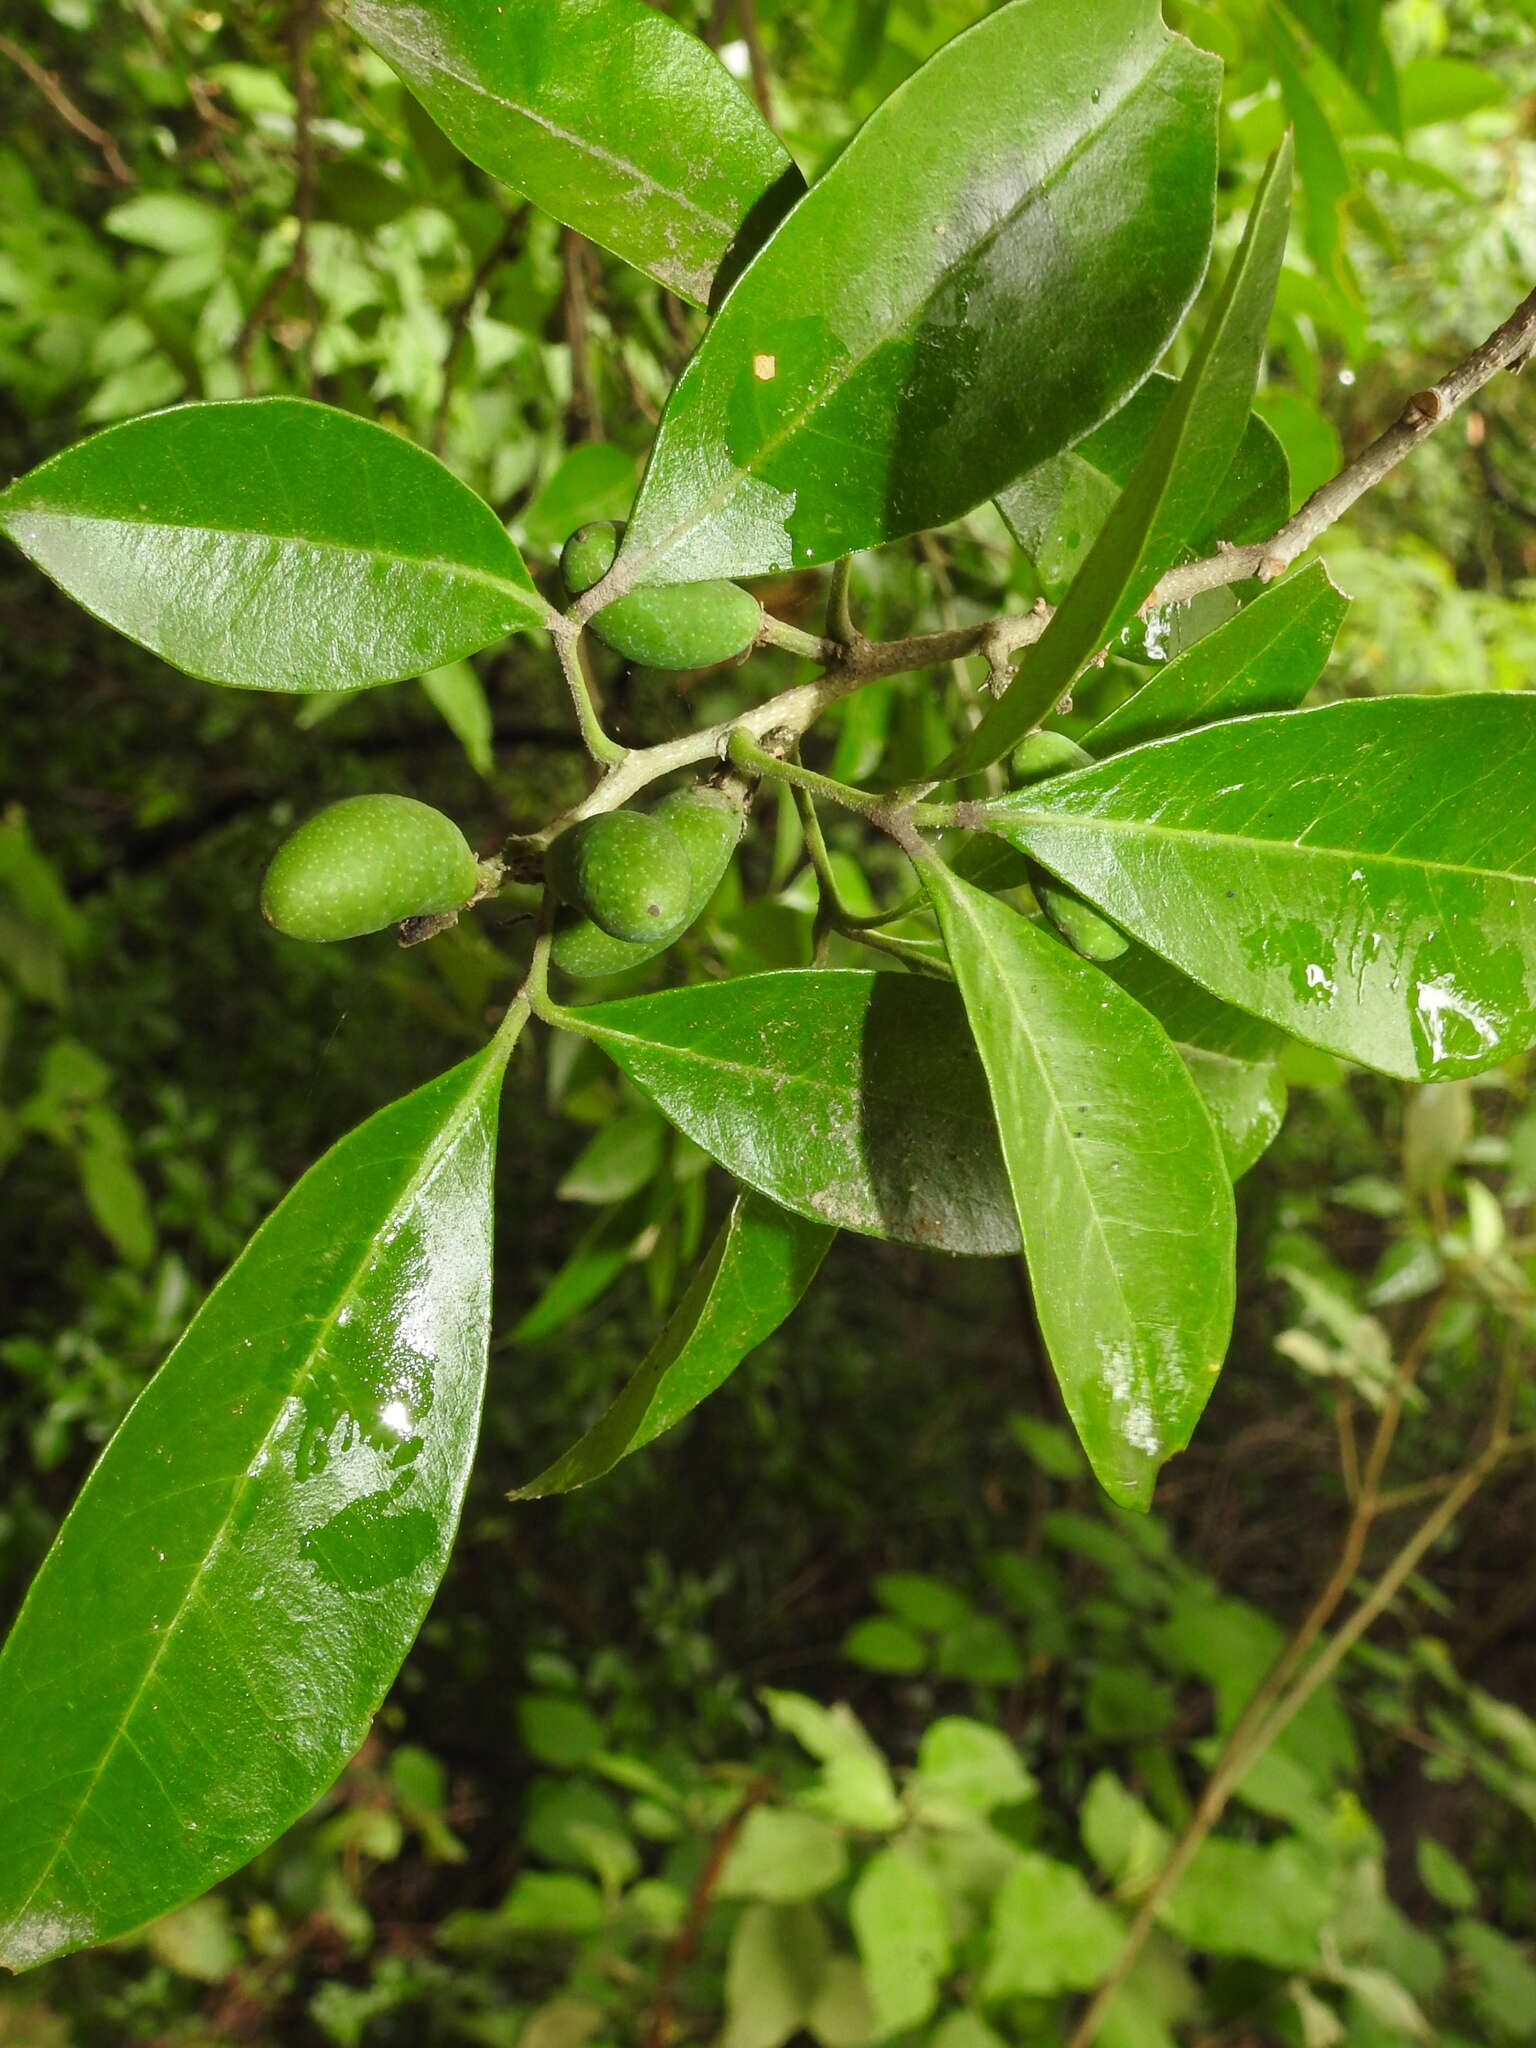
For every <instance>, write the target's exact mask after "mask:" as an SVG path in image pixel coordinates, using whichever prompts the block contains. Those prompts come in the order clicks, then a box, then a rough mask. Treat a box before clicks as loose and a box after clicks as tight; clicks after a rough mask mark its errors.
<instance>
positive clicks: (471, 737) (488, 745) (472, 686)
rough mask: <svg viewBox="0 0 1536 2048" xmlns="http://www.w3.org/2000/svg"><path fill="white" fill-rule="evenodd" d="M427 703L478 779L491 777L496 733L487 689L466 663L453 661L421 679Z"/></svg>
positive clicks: (430, 671) (431, 671) (493, 765)
mask: <svg viewBox="0 0 1536 2048" xmlns="http://www.w3.org/2000/svg"><path fill="white" fill-rule="evenodd" d="M421 687H422V692H423V694H424V695H425V697H426V699H427V702H428V703H429V704H430V705H431V706H432V708H433V710H434V711H436V712H437V714H438V716H439V717H440V718H441V719H442V721H443V723H444V725H446V726H447V728H448V730H449V731H450V732H451V733H452V734H453V736H454V738H455V739H456V740H457V741H458V743H459V745H460V746H461V747H462V748H463V749H464V758H465V760H466V761H468V763H469V765H470V767H471V768H473V769H474V771H475V773H476V774H477V775H484V776H489V775H490V774H491V773H492V771H493V769H494V767H495V765H496V764H495V759H494V756H493V753H492V739H493V735H494V731H495V726H494V721H493V719H492V716H491V706H490V700H489V698H488V697H487V696H486V694H485V685H484V683H482V682H481V680H480V678H479V676H478V675H476V673H475V671H474V669H473V668H472V667H471V666H470V664H469V663H468V662H467V661H451V662H449V663H448V664H447V665H446V666H445V667H443V668H434V669H431V670H429V671H428V673H427V674H426V675H424V676H423V677H422V678H421Z"/></svg>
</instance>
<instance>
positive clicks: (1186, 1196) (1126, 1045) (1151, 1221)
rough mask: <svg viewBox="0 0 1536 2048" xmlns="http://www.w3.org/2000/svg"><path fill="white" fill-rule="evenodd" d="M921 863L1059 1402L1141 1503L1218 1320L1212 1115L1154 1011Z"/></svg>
mask: <svg viewBox="0 0 1536 2048" xmlns="http://www.w3.org/2000/svg"><path fill="white" fill-rule="evenodd" d="M922 873H923V880H924V883H925V885H926V886H927V889H928V892H929V894H930V896H931V897H932V899H933V905H934V908H935V910H936V911H937V913H938V918H939V928H940V930H941V931H942V932H943V934H944V943H945V945H946V947H947V948H948V951H949V957H950V961H951V964H952V965H953V967H954V970H955V976H956V979H957V981H958V983H959V987H960V993H961V995H962V997H963V999H964V1002H965V1006H966V1010H967V1012H968V1014H969V1016H970V1020H971V1027H972V1029H973V1030H974V1032H975V1034H976V1043H977V1046H978V1048H979V1050H980V1053H981V1059H982V1064H983V1065H984V1067H985V1068H986V1071H987V1080H988V1083H989V1085H990V1087H991V1092H992V1102H993V1106H994V1109H995V1110H996V1114H997V1126H998V1130H999V1132H1000V1133H1001V1137H1002V1146H1003V1157H1004V1159H1005V1160H1006V1161H1007V1165H1008V1174H1009V1179H1010V1181H1011V1183H1012V1186H1013V1194H1014V1202H1015V1205H1016V1207H1017V1210H1018V1216H1019V1227H1020V1230H1021V1232H1022V1235H1023V1239H1024V1250H1025V1257H1026V1259H1027V1260H1028V1263H1029V1271H1030V1281H1031V1285H1032V1287H1033V1290H1034V1296H1035V1308H1036V1313H1037V1315H1038V1317H1039V1321H1040V1329H1041V1334H1042V1335H1043V1336H1044V1338H1045V1343H1046V1349H1047V1350H1048V1351H1049V1353H1050V1357H1051V1363H1052V1365H1053V1366H1054V1368H1055V1371H1056V1376H1057V1379H1058V1380H1059V1381H1060V1383H1061V1389H1062V1395H1063V1398H1064V1399H1065V1401H1066V1404H1067V1412H1068V1413H1069V1414H1070V1415H1071V1417H1072V1420H1073V1423H1074V1424H1075V1425H1076V1428H1077V1433H1078V1435H1079V1437H1080V1438H1081V1439H1082V1444H1083V1449H1084V1450H1085V1451H1086V1452H1087V1454H1088V1458H1089V1462H1090V1463H1091V1464H1092V1466H1093V1469H1094V1472H1095V1474H1096V1476H1097V1478H1098V1480H1099V1483H1100V1485H1101V1486H1103V1487H1104V1489H1105V1491H1106V1492H1107V1493H1109V1494H1110V1495H1111V1497H1112V1498H1113V1499H1115V1500H1117V1501H1119V1502H1120V1503H1121V1504H1122V1505H1123V1506H1127V1507H1138V1508H1145V1507H1146V1506H1147V1505H1148V1504H1149V1502H1150V1500H1151V1497H1152V1487H1153V1484H1154V1482H1155V1480H1156V1478H1157V1472H1158V1467H1159V1466H1160V1465H1161V1464H1162V1463H1163V1462H1164V1460H1165V1459H1167V1458H1169V1457H1171V1456H1172V1455H1173V1453H1174V1452H1175V1451H1178V1450H1182V1449H1183V1447H1184V1445H1185V1444H1186V1443H1188V1441H1189V1438H1190V1433H1191V1431H1192V1430H1193V1429H1194V1426H1195V1423H1196V1421H1197V1419H1198V1418H1199V1415H1200V1411H1201V1409H1202V1408H1203V1407H1204V1406H1205V1403H1206V1401H1207V1399H1208V1398H1209V1395H1210V1392H1211V1389H1212V1387H1213V1386H1214V1385H1215V1383H1216V1375H1217V1373H1218V1372H1219V1371H1220V1370H1221V1364H1222V1360H1223V1358H1224V1357H1225V1355H1226V1348H1227V1340H1228V1337H1229V1335H1230V1333H1231V1328H1232V1308H1233V1291H1234V1282H1233V1259H1234V1255H1235V1243H1236V1221H1235V1215H1234V1210H1233V1203H1232V1186H1231V1182H1230V1180H1229V1178H1228V1176H1227V1172H1226V1169H1225V1166H1224V1164H1223V1160H1222V1154H1221V1148H1220V1145H1219V1144H1218V1141H1217V1137H1216V1132H1215V1129H1214V1127H1213V1126H1212V1123H1211V1119H1210V1116H1209V1114H1208V1113H1207V1111H1206V1109H1205V1106H1204V1104H1203V1102H1202V1101H1201V1099H1200V1096H1199V1094H1198V1093H1197V1091H1196V1089H1195V1086H1194V1084H1193V1082H1192V1081H1191V1080H1190V1078H1189V1075H1188V1072H1187V1071H1186V1069H1185V1066H1184V1063H1183V1062H1182V1060H1181V1059H1180V1057H1179V1055H1178V1053H1177V1052H1176V1051H1175V1050H1174V1047H1173V1046H1172V1045H1171V1044H1170V1042H1169V1040H1168V1038H1167V1036H1166V1034H1165V1033H1164V1032H1163V1030H1162V1028H1161V1027H1160V1026H1159V1025H1158V1024H1157V1023H1156V1022H1155V1021H1154V1020H1153V1019H1152V1017H1150V1016H1149V1015H1148V1013H1147V1012H1146V1011H1145V1010H1144V1009H1142V1008H1141V1006H1140V1005H1139V1004H1137V1003H1135V1002H1133V1001H1132V1000H1131V999H1130V998H1129V997H1128V996H1126V995H1124V994H1123V993H1122V992H1121V991H1120V990H1119V989H1118V988H1117V987H1116V985H1115V984H1114V983H1113V982H1112V981H1110V980H1109V979H1108V978H1107V977H1106V976H1105V975H1104V974H1102V973H1101V972H1100V970H1099V969H1098V968H1096V967H1093V966H1090V965H1089V964H1088V963H1087V962H1086V961H1083V960H1080V959H1078V958H1077V956H1076V955H1075V954H1074V953H1072V952H1070V951H1068V949H1067V948H1066V947H1065V946H1062V945H1059V944H1058V943H1057V942H1056V940H1054V939H1052V938H1049V937H1047V936H1046V934H1045V933H1044V932H1042V931H1041V930H1040V929H1039V928H1038V927H1037V926H1035V925H1033V924H1031V923H1030V921H1029V920H1028V919H1027V918H1024V917H1020V916H1019V914H1018V912H1017V911H1014V910H1010V909H1009V908H1008V907H1007V905H1006V904H1002V903H999V902H997V901H996V899H995V898H993V897H991V896H987V895H984V894H983V893H982V891H981V890H979V889H973V888H972V887H971V886H970V884H969V883H967V882H962V881H959V880H957V879H956V878H955V876H953V875H952V874H951V873H950V872H949V870H948V869H947V868H945V867H944V866H942V864H941V863H939V862H938V861H934V860H925V861H924V863H923V869H922Z"/></svg>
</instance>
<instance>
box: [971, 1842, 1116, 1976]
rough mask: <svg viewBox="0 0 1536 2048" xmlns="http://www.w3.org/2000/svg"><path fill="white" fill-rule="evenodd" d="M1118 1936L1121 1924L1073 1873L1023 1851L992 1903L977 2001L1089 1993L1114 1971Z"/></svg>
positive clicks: (1034, 1851) (1064, 1865)
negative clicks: (1058, 1993) (1077, 1992)
mask: <svg viewBox="0 0 1536 2048" xmlns="http://www.w3.org/2000/svg"><path fill="white" fill-rule="evenodd" d="M1123 1938H1124V1937H1123V1930H1122V1928H1121V1925H1120V1922H1119V1921H1118V1920H1117V1919H1116V1917H1115V1915H1114V1914H1113V1913H1112V1912H1111V1911H1110V1909H1109V1907H1108V1906H1106V1905H1105V1904H1104V1903H1103V1902H1102V1901H1101V1900H1099V1899H1096V1898H1095V1897H1094V1895H1093V1893H1092V1892H1091V1891H1090V1890H1089V1889H1088V1885H1087V1883H1086V1881H1085V1880H1084V1878H1083V1876H1082V1874H1081V1873H1080V1872H1079V1871H1076V1870H1074V1869H1073V1868H1072V1867H1071V1865H1070V1864H1067V1863H1057V1862H1055V1861H1054V1860H1053V1859H1052V1858H1051V1857H1049V1856H1042V1855H1041V1854H1040V1852H1039V1851H1038V1850H1037V1849H1026V1850H1025V1851H1024V1852H1023V1853H1022V1854H1021V1855H1020V1856H1019V1858H1018V1861H1017V1862H1016V1863H1015V1865H1014V1867H1013V1869H1012V1870H1011V1871H1010V1872H1009V1874H1008V1876H1007V1877H1006V1878H1005V1879H1004V1880H1003V1883H1002V1886H1001V1889H1000V1890H999V1891H998V1894H997V1897H996V1899H995V1900H994V1902H993V1906H992V1925H991V1931H990V1934H989V1937H988V1944H987V1966H986V1973H985V1975H984V1977H983V1978H982V1985H981V1995H982V1998H983V1999H984V2000H985V2001H986V2002H987V2003H989V2004H990V2003H992V2002H994V2001H995V2000H998V1999H1006V1998H1049V1997H1051V1996H1052V1995H1053V1993H1055V1992H1058V1991H1088V1990H1091V1989H1092V1988H1093V1986H1094V1985H1095V1984H1097V1983H1098V1982H1099V1981H1100V1979H1101V1978H1103V1977H1104V1976H1106V1975H1107V1974H1108V1972H1109V1970H1110V1969H1111V1967H1112V1966H1113V1964H1114V1962H1115V1959H1116V1957H1117V1956H1118V1955H1119V1953H1120V1944H1121V1941H1122V1939H1123Z"/></svg>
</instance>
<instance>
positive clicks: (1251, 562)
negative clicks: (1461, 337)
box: [1148, 291, 1536, 604]
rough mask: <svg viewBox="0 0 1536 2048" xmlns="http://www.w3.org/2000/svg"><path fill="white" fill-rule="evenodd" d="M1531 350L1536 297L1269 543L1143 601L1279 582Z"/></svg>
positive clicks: (1228, 553) (1200, 565)
mask: <svg viewBox="0 0 1536 2048" xmlns="http://www.w3.org/2000/svg"><path fill="white" fill-rule="evenodd" d="M1533 347H1536V291H1533V292H1531V293H1530V295H1529V296H1528V297H1527V298H1526V299H1525V300H1523V301H1522V303H1521V304H1520V305H1519V306H1517V307H1516V309H1515V311H1514V312H1513V313H1511V314H1510V316H1509V318H1508V319H1507V320H1506V321H1504V323H1503V324H1502V325H1501V326H1499V327H1496V328H1495V329H1494V331H1493V333H1492V334H1490V335H1489V337H1488V339H1487V340H1486V341H1485V342H1484V343H1483V344H1482V345H1481V347H1479V348H1475V349H1473V351H1472V353H1471V354H1470V355H1468V356H1465V357H1463V359H1462V360H1461V361H1460V362H1459V363H1458V364H1457V365H1456V367H1455V368H1454V369H1453V370H1447V371H1446V373H1445V375H1444V376H1443V377H1442V378H1441V379H1440V380H1439V382H1438V383H1436V384H1429V385H1426V386H1425V388H1424V389H1423V390H1422V391H1415V392H1414V394H1413V396H1412V397H1411V398H1410V399H1409V400H1408V402H1407V404H1406V405H1405V406H1404V407H1403V410H1402V412H1401V413H1400V414H1399V415H1398V417H1397V418H1396V419H1395V420H1394V421H1393V422H1392V424H1391V426H1390V427H1388V428H1387V430H1386V432H1385V433H1384V434H1378V435H1377V437H1376V439H1375V440H1374V441H1373V442H1372V443H1371V444H1370V446H1369V447H1368V448H1366V449H1363V450H1362V451H1361V453H1360V454H1359V455H1357V456H1356V457H1355V459H1354V461H1353V462H1351V463H1348V464H1346V466H1345V467H1344V468H1343V469H1341V470H1340V471H1339V473H1338V475H1337V476H1336V477H1332V478H1330V480H1329V481H1328V482H1327V483H1325V484H1324V485H1323V486H1322V487H1321V489H1319V490H1316V491H1314V492H1313V493H1312V495H1311V497H1310V498H1308V500H1307V502H1306V503H1305V505H1303V506H1302V508H1301V510H1300V511H1299V512H1297V513H1296V514H1294V516H1293V517H1292V518H1290V519H1288V520H1287V521H1286V523H1285V524H1284V526H1282V527H1281V528H1280V530H1279V532H1278V533H1276V534H1274V535H1272V536H1271V537H1270V539H1269V540H1267V541H1259V542H1258V543H1257V544H1256V545H1255V546H1253V547H1248V548H1228V549H1224V550H1223V551H1222V553H1221V554H1218V555H1216V556H1214V557H1212V559H1211V560H1209V561H1206V562H1191V563H1190V564H1189V565H1188V567H1187V568H1182V569H1170V570H1169V572H1168V574H1167V575H1166V576H1165V577H1164V578H1163V579H1162V581H1161V583H1159V584H1158V586H1157V589H1156V590H1155V591H1154V592H1153V593H1152V596H1151V598H1149V599H1148V603H1149V604H1154V603H1155V604H1186V603H1187V602H1188V601H1189V599H1190V598H1192V597H1198V596H1199V594H1200V593H1201V591H1204V590H1216V589H1219V588H1220V587H1221V586H1222V585H1224V584H1228V583H1237V582H1241V581H1242V580H1243V579H1244V578H1245V577H1248V576H1263V577H1272V576H1278V575H1279V574H1280V573H1281V571H1282V570H1283V569H1288V568H1289V567H1290V565H1291V563H1292V562H1294V561H1295V559H1296V557H1297V556H1298V555H1299V554H1302V553H1303V552H1304V551H1305V550H1306V549H1307V548H1309V547H1311V545H1312V543H1313V542H1314V541H1315V540H1317V539H1318V538H1319V537H1320V536H1321V535H1322V534H1324V533H1326V532H1327V530H1328V528H1329V527H1330V526H1332V525H1333V524H1334V522H1335V521H1336V520H1339V519H1342V518H1343V516H1344V514H1345V513H1346V512H1347V511H1348V510H1349V509H1350V507H1351V506H1352V505H1354V504H1356V503H1357V502H1358V501H1359V500H1360V499H1361V498H1363V497H1364V496H1365V494H1366V492H1367V491H1369V490H1372V489H1374V487H1375V486H1376V485H1377V484H1379V483H1380V482H1381V480H1382V478H1383V477H1385V476H1387V475H1389V474H1390V473H1391V471H1392V470H1394V469H1396V467H1397V465H1398V464H1399V463H1400V462H1401V461H1402V459H1403V457H1404V456H1405V455H1409V454H1411V453H1412V451H1413V450H1414V449H1415V448H1417V447H1418V445H1419V443H1420V442H1421V441H1422V440H1424V439H1425V437H1426V436H1427V435H1429V434H1432V433H1433V432H1434V430H1435V429H1436V427H1440V426H1443V425H1444V424H1445V422H1446V421H1447V420H1448V419H1449V418H1450V417H1451V415H1452V414H1453V413H1454V412H1456V411H1458V410H1459V408H1460V407H1461V406H1463V405H1464V404H1465V403H1466V401H1467V400H1468V399H1469V398H1470V397H1471V396H1472V394H1473V393H1474V392H1475V391H1481V389H1482V388H1483V386H1484V385H1485V384H1486V383H1488V381H1489V380H1490V378H1492V377H1495V376H1497V374H1498V373H1499V371H1500V370H1519V369H1522V368H1524V365H1525V361H1526V358H1527V357H1528V356H1529V355H1530V353H1531V350H1532V348H1533Z"/></svg>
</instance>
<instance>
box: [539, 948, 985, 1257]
mask: <svg viewBox="0 0 1536 2048" xmlns="http://www.w3.org/2000/svg"><path fill="white" fill-rule="evenodd" d="M560 1022H561V1023H562V1024H563V1025H564V1026H565V1027H566V1029H567V1030H571V1031H579V1032H581V1033H582V1034H584V1035H585V1036H586V1037H589V1038H592V1039H594V1040H595V1041H596V1042H597V1044H599V1045H600V1046H601V1047H602V1048H603V1050H604V1051H605V1052H606V1053H607V1054H608V1056H609V1058H610V1059H612V1060H614V1061H615V1062H616V1063H617V1064H618V1065H619V1066H620V1067H622V1068H623V1070H624V1072H625V1073H626V1074H628V1075H629V1077H630V1079H631V1080H632V1081H634V1082H635V1083H636V1084H637V1086H639V1087H640V1088H642V1089H644V1091H645V1093H646V1094H647V1095H649V1096H650V1097H651V1098H652V1100H653V1101H654V1102H655V1103H656V1105H657V1107H658V1108H659V1109H660V1110H661V1111H662V1112H663V1114H664V1115H666V1116H668V1117H670V1118H671V1120H672V1122H673V1123H675V1124H676V1125H677V1127H678V1128H679V1129H680V1130H682V1131H684V1132H686V1134H687V1135H688V1136H689V1137H690V1138H692V1139H693V1141H694V1143H695V1144H697V1145H700V1146H702V1147H703V1149H704V1150H705V1151H706V1152H708V1153H709V1154H710V1155H711V1157H712V1158H715V1159H718V1160H719V1162H720V1164H721V1165H722V1166H724V1167H725V1168H727V1170H728V1171H729V1172H731V1173H733V1174H735V1176H736V1177H737V1179H738V1180H742V1181H745V1182H746V1184H747V1186H748V1187H751V1188H756V1189H757V1190H758V1192H759V1193H760V1194H764V1195H767V1196H768V1197H769V1199H770V1200H771V1201H775V1202H777V1203H779V1204H780V1205H781V1207H783V1208H786V1209H792V1210H794V1211H795V1213H796V1214H797V1215H801V1216H808V1217H810V1219H811V1220H812V1221H813V1222H817V1223H827V1224H832V1225H835V1226H836V1227H838V1228H840V1229H844V1230H856V1231H862V1232H863V1233H865V1234H866V1235H867V1236H870V1237H889V1238H896V1239H898V1240H899V1241H900V1242H902V1243H907V1244H920V1245H928V1246H932V1247H934V1248H936V1249H938V1250H940V1251H953V1252H970V1253H977V1254H1000V1253H1005V1252H1010V1251H1017V1249H1018V1245H1019V1237H1018V1230H1017V1226H1016V1225H1015V1222H1014V1219H1013V1213H1012V1205H1011V1202H1010V1199H1009V1194H1008V1186H1007V1182H1006V1180H1005V1178H1004V1174H1003V1167H1002V1161H1001V1159H1000V1157H999V1155H998V1150H997V1141H996V1137H995V1136H994V1126H993V1122H992V1113H991V1109H990V1107H989V1105H988V1102H987V1095H986V1083H985V1080H984V1078H983V1076H982V1072H981V1068H980V1066H979V1065H978V1063H977V1060H976V1055H975V1050H974V1048H973V1046H972V1044H971V1040H970V1034H969V1032H968V1030H967V1028H966V1023H965V1015H964V1012H963V1010H962V1009H961V1006H960V1002H959V998H958V997H957V996H956V995H955V993H954V991H953V990H952V989H950V988H948V987H947V986H946V985H945V984H943V983H942V982H937V981H930V980H921V981H920V980H918V979H916V978H915V977H909V976H906V975H900V974H867V973H861V972H856V971H839V972H797V971H795V970H788V971H785V972H782V973H776V974H753V975H746V976H744V977H742V978H741V979H740V980H737V981H724V982H707V983H703V984H700V985H699V986H697V987H694V988H677V989H666V990H664V991H663V992H662V993H661V994H659V995H652V996H637V997H633V998H629V999H626V1000H624V1001H622V1002H615V1003H597V1004H593V1005H591V1006H589V1007H585V1008H582V1009H579V1010H566V1011H563V1012H562V1013H561V1016H560Z"/></svg>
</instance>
